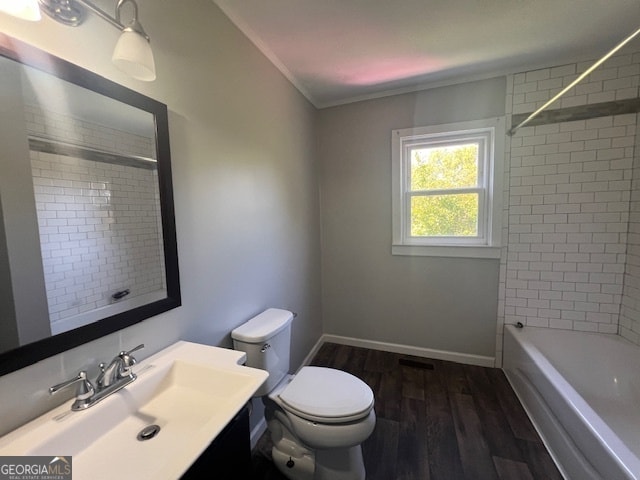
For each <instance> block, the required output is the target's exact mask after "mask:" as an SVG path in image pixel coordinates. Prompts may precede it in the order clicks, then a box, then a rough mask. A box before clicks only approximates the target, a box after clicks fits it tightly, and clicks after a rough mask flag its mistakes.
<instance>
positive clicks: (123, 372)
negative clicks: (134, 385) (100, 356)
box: [96, 344, 144, 391]
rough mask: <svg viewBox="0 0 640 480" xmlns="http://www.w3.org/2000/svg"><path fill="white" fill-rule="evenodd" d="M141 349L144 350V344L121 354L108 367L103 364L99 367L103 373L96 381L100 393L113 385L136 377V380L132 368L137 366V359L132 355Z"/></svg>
mask: <svg viewBox="0 0 640 480" xmlns="http://www.w3.org/2000/svg"><path fill="white" fill-rule="evenodd" d="M141 348H144V344H141V345H138V346H137V347H135V348H133V349H131V350H129V351H128V352H124V351H123V352H120V353H119V354H118V355H116V356H115V357H114V358H113V360H111V363H109V365H108V366H106V365H105V364H104V363H101V364H100V365H99V366H100V372H101V373H100V375H99V376H98V378H97V380H96V385H97V387H98V391H100V390H102V389H104V388H107V387H110V386H111V385H113V384H116V383H118V382H121V381H122V380H124V379H127V378H131V377H134V379H135V375H134V374H133V371H132V370H131V367H133V366H134V365H135V364H136V359H135V358H134V357H133V356H132V355H131V354H132V353H133V352H136V351H138V350H140V349H141Z"/></svg>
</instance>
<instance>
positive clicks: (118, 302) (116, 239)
mask: <svg viewBox="0 0 640 480" xmlns="http://www.w3.org/2000/svg"><path fill="white" fill-rule="evenodd" d="M25 115H26V118H27V128H28V131H29V135H30V139H29V147H30V158H31V169H32V176H33V184H34V193H35V199H36V208H37V217H38V228H39V233H40V244H41V249H42V260H43V266H44V273H45V285H46V291H47V302H48V305H49V319H50V323H51V330H52V333H54V334H55V333H59V332H63V331H66V330H68V329H70V328H75V327H78V326H81V325H84V324H86V323H89V322H91V321H94V320H96V319H98V318H104V317H105V316H109V314H110V312H109V309H110V308H111V309H114V311H113V313H117V310H119V307H121V306H124V304H127V306H128V308H131V306H135V305H136V301H138V302H139V303H140V304H143V303H147V302H148V301H149V300H150V299H151V300H153V299H155V297H158V298H163V297H164V296H166V284H165V275H164V256H163V247H162V227H161V224H160V221H159V219H160V199H159V192H158V175H157V163H156V161H155V158H156V153H155V141H154V139H153V138H148V137H144V136H141V135H138V134H136V133H133V132H127V131H122V130H118V129H115V128H110V127H105V126H103V125H97V124H93V123H91V122H89V121H86V120H81V119H78V118H75V117H73V116H71V115H66V114H64V113H59V112H53V111H48V110H45V109H44V108H42V107H40V106H33V105H28V106H26V107H25Z"/></svg>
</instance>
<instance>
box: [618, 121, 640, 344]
mask: <svg viewBox="0 0 640 480" xmlns="http://www.w3.org/2000/svg"><path fill="white" fill-rule="evenodd" d="M637 120H638V121H636V126H637V128H636V139H637V140H638V141H640V114H638V117H637ZM619 333H620V335H622V336H623V337H625V338H627V339H628V340H631V341H632V342H633V343H636V344H638V345H640V148H636V152H635V156H634V165H633V181H632V188H631V208H630V209H629V231H628V234H627V265H626V272H625V277H624V293H623V295H622V307H621V309H620V331H619Z"/></svg>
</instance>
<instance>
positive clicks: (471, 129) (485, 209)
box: [391, 117, 505, 258]
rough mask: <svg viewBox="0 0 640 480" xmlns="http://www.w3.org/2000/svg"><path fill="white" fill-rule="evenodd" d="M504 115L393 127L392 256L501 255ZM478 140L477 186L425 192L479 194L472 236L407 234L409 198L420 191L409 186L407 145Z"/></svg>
mask: <svg viewBox="0 0 640 480" xmlns="http://www.w3.org/2000/svg"><path fill="white" fill-rule="evenodd" d="M504 126H505V120H504V117H499V118H492V119H483V120H472V121H467V122H458V123H449V124H443V125H434V126H429V127H417V128H405V129H399V130H393V132H392V134H391V138H392V140H391V144H392V155H391V159H392V181H393V185H392V195H393V199H392V213H393V219H392V228H393V239H392V240H393V243H392V247H391V253H392V254H393V255H420V256H442V257H474V258H500V238H501V218H502V215H501V210H502V201H501V199H502V175H503V167H502V165H503V161H504V139H505V127H504ZM470 142H474V143H475V142H478V144H479V147H480V148H479V152H478V157H479V158H478V169H479V175H478V177H479V181H478V185H477V186H474V187H470V188H458V189H442V190H429V191H428V192H429V193H428V195H433V194H438V193H440V194H452V193H466V192H469V193H477V194H478V202H479V205H478V208H479V209H478V235H477V236H475V237H463V236H459V237H457V236H452V237H416V236H411V233H410V226H411V222H410V215H411V209H410V205H411V198H412V197H413V196H418V195H419V196H424V195H425V192H422V193H421V192H413V191H411V188H410V171H411V170H410V168H411V154H410V152H411V150H412V149H415V147H422V146H424V147H425V148H429V147H434V146H438V145H443V146H444V145H455V144H464V143H470Z"/></svg>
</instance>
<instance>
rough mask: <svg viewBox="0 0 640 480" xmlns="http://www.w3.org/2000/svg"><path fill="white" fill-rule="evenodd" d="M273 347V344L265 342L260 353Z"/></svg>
mask: <svg viewBox="0 0 640 480" xmlns="http://www.w3.org/2000/svg"><path fill="white" fill-rule="evenodd" d="M270 348H271V345H269V344H268V343H265V344H264V345H263V346H262V348H261V349H260V353H264V352H266V351H267V350H269V349H270Z"/></svg>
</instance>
